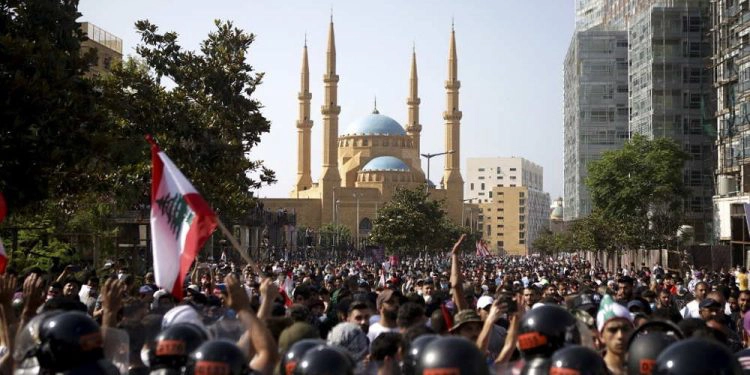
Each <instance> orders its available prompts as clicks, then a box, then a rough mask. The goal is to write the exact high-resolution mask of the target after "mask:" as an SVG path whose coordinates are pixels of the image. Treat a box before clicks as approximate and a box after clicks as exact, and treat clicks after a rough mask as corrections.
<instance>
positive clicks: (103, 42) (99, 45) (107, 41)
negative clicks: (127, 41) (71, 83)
mask: <svg viewBox="0 0 750 375" xmlns="http://www.w3.org/2000/svg"><path fill="white" fill-rule="evenodd" d="M81 30H83V32H84V34H86V37H88V40H85V41H83V42H82V43H81V53H86V52H88V51H89V50H91V49H95V50H96V56H97V61H96V64H94V65H93V66H92V67H91V70H89V74H102V73H106V72H109V71H110V69H111V68H112V64H113V63H120V62H121V61H122V39H120V38H118V37H116V36H115V35H113V34H110V33H108V32H107V31H105V30H103V29H102V28H100V27H98V26H96V25H94V24H92V23H89V22H82V23H81Z"/></svg>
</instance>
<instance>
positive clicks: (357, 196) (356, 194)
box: [352, 193, 362, 252]
mask: <svg viewBox="0 0 750 375" xmlns="http://www.w3.org/2000/svg"><path fill="white" fill-rule="evenodd" d="M352 197H354V199H356V200H357V222H356V226H357V252H359V248H360V246H359V198H361V197H362V193H353V194H352Z"/></svg>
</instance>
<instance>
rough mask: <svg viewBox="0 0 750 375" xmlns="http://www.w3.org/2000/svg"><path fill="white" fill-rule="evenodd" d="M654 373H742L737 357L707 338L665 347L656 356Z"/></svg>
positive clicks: (738, 374)
mask: <svg viewBox="0 0 750 375" xmlns="http://www.w3.org/2000/svg"><path fill="white" fill-rule="evenodd" d="M653 373H654V374H660V375H669V374H681V375H682V374H684V375H692V374H696V375H697V374H704V375H712V374H715V375H724V374H737V375H740V374H742V368H741V367H740V364H739V362H737V359H735V358H734V356H733V355H732V353H730V352H729V349H727V348H726V347H724V346H722V345H721V344H719V343H717V342H714V341H710V340H706V339H697V338H693V339H688V340H684V341H678V342H676V343H674V344H672V345H670V346H669V347H668V348H666V349H664V351H663V352H661V354H659V356H658V357H657V358H656V366H655V367H654V372H653Z"/></svg>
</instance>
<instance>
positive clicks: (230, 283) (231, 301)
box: [224, 274, 279, 374]
mask: <svg viewBox="0 0 750 375" xmlns="http://www.w3.org/2000/svg"><path fill="white" fill-rule="evenodd" d="M224 283H225V284H226V286H227V292H228V293H227V294H228V300H227V305H229V307H231V308H233V309H234V310H235V311H236V312H237V317H238V318H239V319H240V321H241V322H242V324H244V325H245V327H247V331H248V334H249V335H250V340H251V344H252V346H253V349H255V356H254V358H252V360H251V361H250V368H252V369H253V370H255V371H258V372H260V373H263V374H272V373H273V368H274V365H275V364H276V361H277V360H278V355H279V354H278V345H276V341H275V340H274V338H273V336H272V335H271V332H270V331H269V330H268V328H267V327H266V325H265V324H263V322H261V321H260V319H258V317H257V316H255V313H254V312H253V311H252V308H251V307H250V298H249V297H248V296H247V293H246V292H245V290H244V289H243V288H242V286H241V285H240V282H239V281H238V280H237V278H236V277H234V275H232V274H229V275H227V277H225V278H224Z"/></svg>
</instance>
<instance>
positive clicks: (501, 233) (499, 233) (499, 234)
mask: <svg viewBox="0 0 750 375" xmlns="http://www.w3.org/2000/svg"><path fill="white" fill-rule="evenodd" d="M504 235H505V233H503V232H497V236H498V237H502V236H504Z"/></svg>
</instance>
